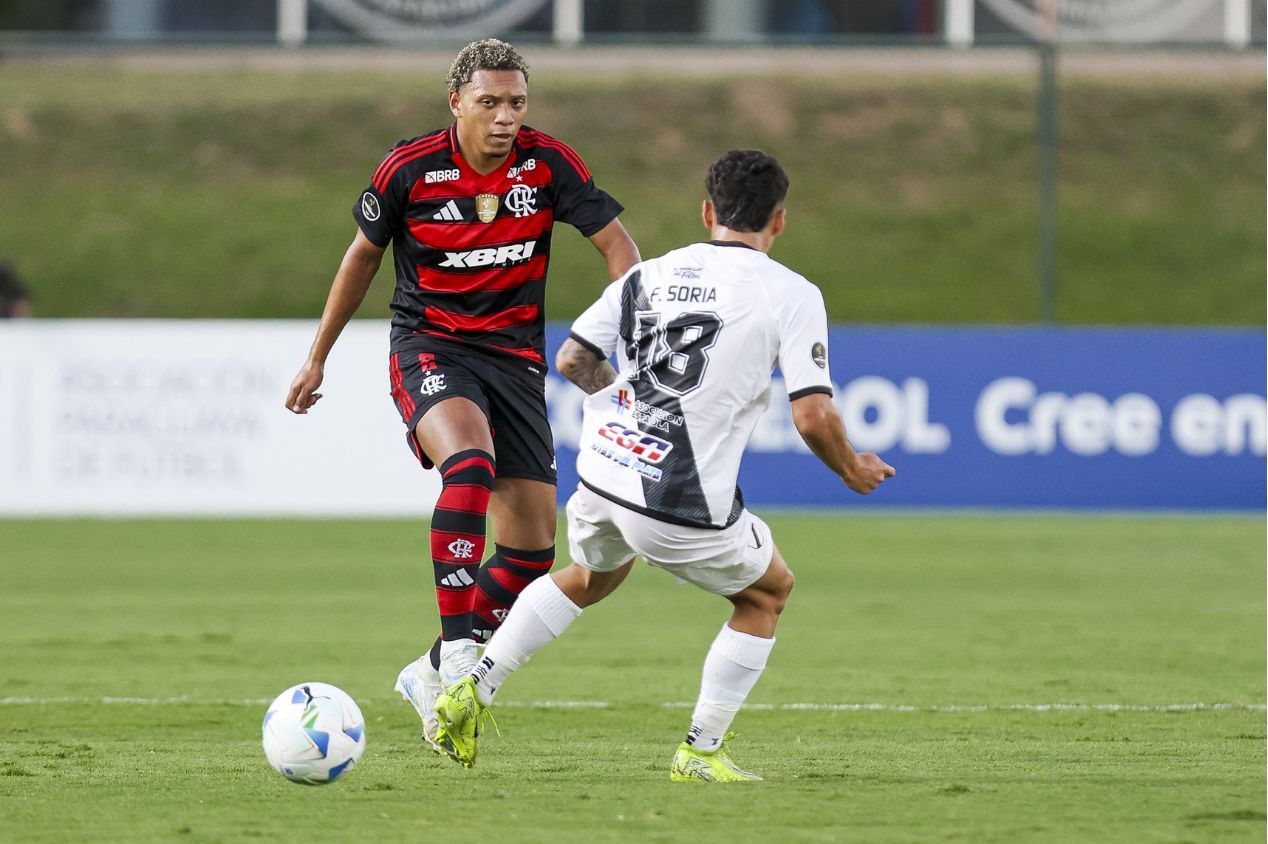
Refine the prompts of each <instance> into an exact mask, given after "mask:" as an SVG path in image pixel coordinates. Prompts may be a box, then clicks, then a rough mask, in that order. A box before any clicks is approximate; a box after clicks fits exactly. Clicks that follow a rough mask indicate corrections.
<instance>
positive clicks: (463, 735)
mask: <svg viewBox="0 0 1268 844" xmlns="http://www.w3.org/2000/svg"><path fill="white" fill-rule="evenodd" d="M492 718H493V716H492V715H490V714H489V707H487V706H485V705H484V704H483V703H481V702H480V698H479V696H478V695H477V694H476V688H475V678H474V677H464V678H463V679H461V680H459V681H458V682H457V683H454V684H453V685H452V686H450V687H449V688H447V689H445V690H444V691H443V692H441V693H440V697H438V698H436V720H437V722H438V724H439V727H438V728H437V730H436V744H438V745H439V746H440V749H441V750H443V751H444V752H445V754H446V755H448V756H449V758H451V759H453V760H454V761H455V762H457V763H459V764H460V765H462V767H464V768H470V767H471V766H472V765H474V764H475V760H476V738H477V737H479V735H480V728H481V727H483V726H484V722H485V721H486V720H489V721H491V720H492ZM494 728H495V729H496V728H497V724H496V723H495V724H494Z"/></svg>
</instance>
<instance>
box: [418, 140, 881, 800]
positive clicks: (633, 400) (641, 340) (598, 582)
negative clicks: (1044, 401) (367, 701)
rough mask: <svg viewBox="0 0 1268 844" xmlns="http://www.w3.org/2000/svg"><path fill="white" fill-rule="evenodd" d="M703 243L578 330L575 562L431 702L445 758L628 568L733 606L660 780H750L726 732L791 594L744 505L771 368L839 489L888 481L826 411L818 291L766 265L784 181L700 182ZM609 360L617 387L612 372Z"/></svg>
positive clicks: (589, 315)
mask: <svg viewBox="0 0 1268 844" xmlns="http://www.w3.org/2000/svg"><path fill="white" fill-rule="evenodd" d="M705 186H706V188H707V189H708V193H709V199H707V200H706V201H705V202H704V209H703V214H704V224H705V227H706V228H708V229H709V232H710V237H711V239H710V240H709V242H707V243H697V244H693V245H691V246H687V247H685V248H682V249H677V250H674V251H672V252H670V253H668V254H666V255H664V256H662V257H660V258H656V259H653V260H649V261H644V262H642V263H640V264H637V265H635V266H634V267H633V268H632V269H631V270H630V271H629V272H627V273H626V274H625V275H624V276H623V277H622V278H620V279H618V280H617V281H615V282H613V283H612V285H611V286H609V287H608V288H607V290H606V291H605V292H604V294H603V296H602V298H601V299H599V301H597V302H595V303H594V304H593V305H592V306H591V307H590V308H589V309H588V310H587V311H586V312H585V313H584V314H582V315H581V317H580V318H578V319H577V321H576V322H575V323H574V324H573V327H572V333H571V336H570V337H569V339H568V340H567V341H566V342H565V343H564V345H563V346H562V348H561V349H560V351H559V354H558V356H557V357H556V365H557V366H558V368H559V371H560V372H561V373H562V374H563V375H565V376H566V377H567V378H568V379H569V380H571V381H573V382H574V383H575V384H577V385H578V386H579V387H581V388H582V389H583V390H585V391H586V392H587V393H588V394H589V396H588V398H587V399H586V402H585V412H584V423H583V434H582V438H581V443H580V454H579V456H578V458H577V469H578V473H579V475H580V477H581V484H580V486H579V487H578V488H577V491H576V493H574V494H573V496H572V497H571V499H570V500H569V501H568V547H569V549H570V551H571V554H572V560H573V562H572V565H570V566H568V567H567V568H565V569H562V570H560V571H556V572H554V573H553V574H551V575H550V576H549V577H543V578H540V579H539V580H537V581H534V583H533V584H531V585H530V586H529V587H528V588H527V589H525V590H524V592H523V594H521V595H520V598H519V601H518V602H517V603H516V604H515V606H514V607H513V608H512V609H511V612H510V615H509V616H508V617H507V618H506V620H505V622H504V623H503V625H502V627H501V629H500V630H498V631H497V632H496V633H495V634H494V636H493V638H492V640H490V642H489V645H488V648H487V649H486V650H485V653H484V656H483V658H482V659H481V661H480V662H479V663H478V665H477V668H476V670H475V672H474V673H473V674H472V675H471V676H470V677H468V678H466V679H464V680H462V681H461V682H459V683H457V684H455V685H453V686H450V687H449V688H448V689H447V690H446V691H445V692H444V693H443V694H442V695H441V696H440V698H439V699H438V700H437V703H436V710H437V716H438V718H439V719H440V730H441V732H442V733H444V734H445V736H447V737H448V738H449V740H451V741H452V743H453V746H454V747H455V748H456V749H457V751H458V753H457V754H456V756H457V758H458V761H460V762H462V763H463V764H464V765H466V766H468V767H469V766H470V765H471V764H473V763H474V762H475V757H476V740H477V735H478V732H479V727H480V725H481V722H482V721H483V719H484V717H485V715H486V712H487V708H488V706H489V704H491V703H492V702H493V698H494V694H495V693H496V691H497V690H498V688H500V687H501V685H502V683H503V681H505V679H506V678H507V677H508V676H509V675H510V674H511V672H513V671H514V670H515V669H517V668H519V667H520V666H521V665H522V664H523V663H524V662H525V661H527V660H528V658H529V657H530V656H532V655H533V654H534V653H535V652H537V651H538V650H540V649H541V648H542V647H544V646H545V645H546V644H548V643H549V642H551V641H552V640H553V639H555V638H556V637H557V636H559V635H560V634H561V633H563V631H564V629H565V628H567V627H568V625H569V624H571V623H572V621H573V620H574V619H576V618H577V616H579V615H580V614H581V611H582V609H584V608H585V607H587V606H589V605H591V604H593V603H595V602H597V601H599V600H601V599H603V598H604V597H606V596H607V595H609V594H610V593H611V592H612V591H613V590H614V589H616V587H617V586H619V585H620V584H621V582H622V581H623V580H624V579H625V577H626V575H628V574H629V572H630V569H631V567H632V565H633V563H634V558H635V556H636V555H641V556H642V557H643V558H644V559H645V560H646V561H647V562H648V563H650V564H651V565H653V566H656V567H658V568H662V569H665V570H666V571H668V572H670V573H671V574H673V575H675V576H677V577H679V578H681V579H683V580H686V581H689V582H691V583H694V584H695V585H697V586H699V587H700V588H702V589H704V590H705V591H707V592H712V593H714V594H716V595H721V596H722V597H724V598H726V599H727V600H728V601H730V602H731V604H732V605H733V608H734V610H733V612H732V615H731V618H730V620H728V621H727V623H726V624H725V625H723V627H722V630H721V632H720V633H718V636H717V638H716V639H715V640H714V642H713V646H712V647H711V648H710V649H709V654H708V656H707V657H706V658H705V663H704V676H703V680H702V682H701V685H700V697H699V699H698V700H697V702H696V708H695V711H694V713H693V715H692V720H691V727H690V729H689V730H688V732H687V738H686V740H685V741H684V742H683V743H682V744H681V745H679V747H678V750H677V752H676V753H675V754H674V758H673V762H672V764H671V767H670V773H669V776H670V779H672V780H675V781H693V780H696V781H699V780H704V781H709V782H741V781H747V780H758V779H761V777H759V776H758V775H757V774H754V773H751V772H749V771H745V770H742V769H741V768H740V767H739V766H738V765H736V764H735V762H734V761H733V760H732V759H731V756H730V753H729V752H728V749H727V738H728V736H729V729H730V726H731V722H732V721H733V720H734V718H735V715H736V713H737V712H738V711H739V708H740V706H741V704H743V702H744V700H745V698H746V697H747V696H748V693H749V691H750V690H751V689H752V688H753V686H754V684H755V683H756V682H757V679H758V677H760V676H761V673H762V669H763V668H765V666H766V659H767V656H768V655H769V654H770V651H771V647H772V646H773V645H774V644H775V638H774V636H775V625H776V623H777V621H778V620H779V614H780V612H781V611H782V610H783V608H784V604H785V602H786V601H787V600H788V595H789V593H790V592H791V590H792V586H793V575H792V572H791V571H789V569H788V566H787V564H786V563H785V562H784V559H783V557H782V556H780V553H779V551H778V549H776V547H775V543H774V541H773V540H772V538H771V533H770V529H769V528H768V527H767V526H766V523H765V522H763V521H762V520H761V519H760V518H758V517H757V516H755V515H754V514H753V513H751V512H749V511H748V510H747V509H746V508H745V507H744V500H743V498H742V496H741V495H740V490H739V488H738V487H737V486H736V478H737V476H738V474H739V468H740V458H741V456H742V453H743V450H744V447H745V446H746V445H747V443H748V440H749V437H750V435H751V434H752V433H753V428H754V426H755V425H756V424H757V420H758V418H759V417H760V416H761V415H762V413H763V411H765V409H766V407H767V404H768V403H769V399H770V386H771V372H772V371H773V369H774V368H775V365H776V364H778V365H779V368H780V369H781V370H782V371H783V375H784V381H785V383H786V384H787V387H788V398H789V400H790V401H791V402H792V418H793V423H794V424H795V425H796V427H797V431H798V432H799V433H800V434H801V436H802V438H803V439H804V440H805V441H806V443H807V444H808V445H809V446H810V449H811V450H812V451H813V452H814V453H815V455H816V456H818V457H819V459H820V460H822V461H823V462H824V463H825V464H826V465H827V466H828V468H830V469H831V470H832V471H833V472H835V473H836V474H838V475H839V476H840V477H841V480H842V481H844V482H845V485H846V486H848V487H849V488H850V489H852V490H854V491H855V492H859V493H862V494H864V495H866V494H867V493H870V492H871V491H872V490H874V489H876V487H878V486H879V485H880V484H881V483H882V482H883V481H884V480H885V479H886V478H889V477H893V475H894V469H893V467H891V466H889V465H888V464H887V463H885V462H884V461H883V460H882V459H881V458H879V457H878V456H876V455H875V454H872V453H870V452H869V453H856V452H855V451H854V449H853V448H852V447H851V446H850V443H849V441H848V440H847V439H846V435H845V427H844V425H843V424H842V421H841V415H840V414H839V413H838V412H837V410H836V407H835V406H834V405H833V404H832V381H831V379H830V377H829V372H828V355H827V343H828V321H827V315H826V313H825V312H824V307H823V297H822V295H821V294H820V293H819V289H818V288H817V287H815V286H814V285H813V284H811V283H810V282H809V281H807V280H806V279H804V278H802V277H801V276H800V275H798V274H797V273H795V272H793V271H792V270H789V269H788V268H787V267H784V266H783V265H782V264H779V263H778V262H776V261H774V260H772V259H771V258H770V257H768V255H767V252H769V250H770V248H771V244H772V243H773V241H774V240H775V238H776V237H778V236H779V234H780V233H781V232H782V231H783V230H784V223H785V212H784V207H783V202H784V197H785V196H786V195H787V192H788V177H787V175H785V173H784V170H783V168H782V167H780V165H779V162H778V161H776V160H775V159H774V158H772V157H770V156H769V155H766V154H765V153H763V152H760V151H758V150H732V151H730V152H728V153H726V154H725V155H723V156H722V157H721V158H719V159H718V160H717V161H716V162H714V164H713V165H712V167H711V168H710V169H709V176H708V178H707V179H706V182H705ZM613 352H615V353H616V355H617V358H618V362H619V373H618V372H617V371H616V370H614V369H613V368H612V366H611V365H610V364H609V363H608V356H609V355H611V354H612V353H613Z"/></svg>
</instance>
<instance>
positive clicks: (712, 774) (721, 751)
mask: <svg viewBox="0 0 1268 844" xmlns="http://www.w3.org/2000/svg"><path fill="white" fill-rule="evenodd" d="M734 735H735V733H727V734H726V738H724V739H723V740H722V746H721V747H719V748H718V749H717V750H715V751H713V752H712V753H705V752H704V751H702V750H698V749H697V748H694V747H692V746H691V745H689V744H687V743H686V742H685V741H684V742H683V743H682V744H680V745H678V752H677V753H675V754H674V763H673V764H672V765H670V766H669V779H670V780H672V781H673V782H756V781H759V780H761V777H760V776H758V775H757V774H755V773H753V772H752V771H746V770H744V769H743V768H741V767H740V766H739V765H736V764H735V761H734V760H732V759H731V754H730V752H729V751H728V750H727V746H726V743H727V741H728V740H729V739H731V738H732V737H734Z"/></svg>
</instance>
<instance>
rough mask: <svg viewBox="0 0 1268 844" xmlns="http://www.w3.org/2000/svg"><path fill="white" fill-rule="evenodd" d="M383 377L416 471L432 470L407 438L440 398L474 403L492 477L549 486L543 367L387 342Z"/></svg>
mask: <svg viewBox="0 0 1268 844" xmlns="http://www.w3.org/2000/svg"><path fill="white" fill-rule="evenodd" d="M388 370H389V374H390V376H391V382H392V399H393V400H394V401H395V402H396V409H397V411H398V412H399V413H400V414H401V421H403V422H404V423H405V439H406V441H407V442H408V444H409V447H410V451H411V452H413V454H414V456H415V457H416V458H417V459H418V461H419V462H420V463H422V465H423V468H424V469H430V468H432V467H433V466H434V465H435V463H434V461H432V460H431V458H429V457H428V456H427V454H426V453H424V452H423V449H422V447H421V446H420V445H419V443H418V439H417V438H416V437H415V436H414V429H415V428H416V427H417V426H418V420H420V419H422V418H423V414H425V413H426V412H427V411H428V410H430V409H431V408H432V407H434V406H435V405H437V404H439V403H440V402H442V401H444V400H445V399H449V398H453V397H455V396H461V397H462V398H465V399H469V400H471V401H473V402H475V403H476V405H477V406H478V407H479V408H480V409H481V410H482V411H484V415H485V417H486V418H487V419H488V420H489V430H490V432H491V433H492V435H493V457H494V460H496V462H497V476H498V477H502V478H528V479H530V480H535V481H544V482H546V483H549V484H553V483H556V474H555V442H554V438H553V437H552V436H551V432H550V419H549V418H548V416H547V414H546V367H544V366H542V365H541V364H539V363H535V362H534V361H530V360H527V359H522V360H521V359H517V358H514V357H512V356H510V355H500V354H497V353H489V354H483V353H481V352H479V351H475V350H470V349H467V348H465V347H462V346H459V345H457V344H453V343H444V342H438V341H435V340H433V339H431V338H424V337H418V336H407V337H402V338H399V339H397V338H393V340H392V348H391V354H390V357H389V358H388Z"/></svg>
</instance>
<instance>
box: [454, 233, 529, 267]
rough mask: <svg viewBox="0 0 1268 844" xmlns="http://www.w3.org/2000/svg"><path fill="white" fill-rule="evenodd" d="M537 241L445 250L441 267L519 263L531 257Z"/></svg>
mask: <svg viewBox="0 0 1268 844" xmlns="http://www.w3.org/2000/svg"><path fill="white" fill-rule="evenodd" d="M536 247H537V241H535V240H530V241H527V242H525V243H512V244H510V245H509V246H499V247H498V248H497V249H472V250H471V251H469V252H446V253H445V260H444V262H443V263H441V264H440V266H441V267H445V268H455V269H466V268H467V267H503V266H506V265H508V264H520V263H523V262H524V261H527V260H528V259H529V258H532V257H533V249H535V248H536Z"/></svg>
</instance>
